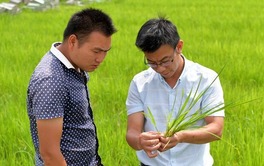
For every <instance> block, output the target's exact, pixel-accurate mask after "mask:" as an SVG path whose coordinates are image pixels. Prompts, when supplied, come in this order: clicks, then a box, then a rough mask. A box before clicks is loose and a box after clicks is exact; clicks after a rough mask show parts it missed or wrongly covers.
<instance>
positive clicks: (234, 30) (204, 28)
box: [0, 0, 264, 166]
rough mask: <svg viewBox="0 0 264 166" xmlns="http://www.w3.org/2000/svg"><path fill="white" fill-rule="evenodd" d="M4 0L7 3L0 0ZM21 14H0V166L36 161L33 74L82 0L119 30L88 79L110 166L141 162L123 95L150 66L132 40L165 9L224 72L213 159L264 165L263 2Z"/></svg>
mask: <svg viewBox="0 0 264 166" xmlns="http://www.w3.org/2000/svg"><path fill="white" fill-rule="evenodd" d="M0 2H3V0H1V1H0ZM83 2H84V5H83V6H77V5H67V4H65V1H61V4H60V5H59V6H58V7H57V8H54V9H49V10H46V11H33V10H30V9H23V10H22V12H20V13H18V14H15V15H13V14H10V13H1V14H0V35H1V36H0V39H1V42H0V166H18V165H19V166H33V165H34V149H33V144H32V141H31V137H30V131H29V120H28V117H27V111H26V91H27V85H28V82H29V79H30V76H31V74H32V72H33V70H34V68H35V66H36V65H37V63H38V62H39V60H40V59H41V57H42V56H43V55H44V54H45V53H46V51H48V50H49V49H50V46H51V44H52V43H53V42H56V41H61V40H62V33H63V30H64V27H65V26H66V24H67V21H68V19H69V17H70V16H71V15H72V14H73V13H74V12H76V11H78V10H80V9H83V8H85V7H95V8H99V9H102V10H103V11H105V12H106V13H108V14H109V15H110V16H111V17H112V19H113V21H114V23H115V25H116V28H117V29H118V32H117V33H116V34H114V36H113V38H112V39H113V40H112V49H111V51H110V52H109V53H108V55H107V57H106V59H105V61H104V62H103V63H102V64H101V66H100V67H99V68H98V69H97V70H96V71H95V72H92V73H90V76H91V79H90V81H89V83H88V86H89V89H90V93H91V102H92V107H93V111H94V117H95V123H96V125H97V130H98V137H99V142H100V147H99V152H100V155H101V157H102V160H103V163H104V165H106V166H117V165H120V166H137V165H138V161H137V158H136V156H135V151H134V150H133V149H132V148H130V147H129V146H128V144H127V143H126V140H125V133H126V107H125V100H126V96H127V91H128V87H129V84H130V81H131V79H132V77H133V76H134V75H135V74H136V73H138V72H139V71H141V70H144V69H146V66H145V65H144V63H143V54H142V53H141V52H140V51H139V50H138V49H137V48H136V47H135V45H134V43H135V38H136V35H137V32H138V30H139V28H140V27H141V25H142V24H143V23H144V22H145V21H146V20H148V19H150V18H153V17H157V16H158V15H163V16H166V17H167V18H169V19H170V20H171V21H173V22H174V23H175V24H176V26H177V28H178V31H179V33H180V36H181V39H182V40H183V41H184V48H183V54H184V55H185V56H186V57H187V58H189V59H190V60H193V61H195V62H198V63H200V64H202V65H204V66H207V67H209V68H212V69H214V70H215V71H220V70H221V68H222V67H223V66H224V65H226V66H225V69H224V71H223V72H222V73H221V75H220V80H221V83H222V86H223V89H224V93H225V101H226V102H227V103H230V102H234V101H248V100H252V99H258V100H255V101H253V102H249V103H247V104H243V105H239V106H237V107H234V108H227V109H226V118H225V129H224V134H223V140H221V141H216V142H213V143H211V153H212V155H213V157H214V160H215V164H214V165H215V166H261V165H264V134H263V133H264V132H263V127H264V125H263V124H264V113H263V111H264V102H263V97H264V58H263V57H264V40H263V39H264V32H263V27H264V21H263V20H264V3H263V2H262V1H261V0H254V1H243V0H233V1H229V0H222V1H218V0H211V1H207V0H200V1H192V0H184V1H180V0H173V1H172V0H153V1H142V0H111V1H110V0H109V1H104V2H93V3H88V1H87V2H85V1H83Z"/></svg>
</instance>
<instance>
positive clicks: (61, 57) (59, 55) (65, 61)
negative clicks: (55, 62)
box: [50, 42, 75, 69]
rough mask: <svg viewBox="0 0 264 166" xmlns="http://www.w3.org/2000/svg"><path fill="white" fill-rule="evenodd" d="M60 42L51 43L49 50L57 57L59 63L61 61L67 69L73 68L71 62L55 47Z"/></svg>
mask: <svg viewBox="0 0 264 166" xmlns="http://www.w3.org/2000/svg"><path fill="white" fill-rule="evenodd" d="M60 44H61V43H60V42H55V43H53V44H52V45H51V48H50V52H51V53H52V54H53V55H54V56H55V57H57V58H58V59H59V60H60V61H61V63H63V64H64V65H65V66H66V67H67V68H68V69H71V68H72V69H75V68H74V67H73V65H72V64H71V62H70V61H69V60H68V59H67V58H66V57H65V56H64V55H63V54H62V53H61V52H60V51H59V50H58V49H57V48H56V46H58V45H60Z"/></svg>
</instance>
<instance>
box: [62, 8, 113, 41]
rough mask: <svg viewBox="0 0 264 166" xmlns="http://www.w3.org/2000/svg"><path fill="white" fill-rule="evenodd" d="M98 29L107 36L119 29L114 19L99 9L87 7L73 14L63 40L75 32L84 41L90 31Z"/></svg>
mask: <svg viewBox="0 0 264 166" xmlns="http://www.w3.org/2000/svg"><path fill="white" fill-rule="evenodd" d="M94 31H98V32H101V33H103V34H104V35H105V36H107V37H108V36H111V35H112V34H114V33H115V32H116V31H117V30H116V29H115V27H114V25H113V22H112V19H111V18H110V17H109V16H108V15H107V14H106V13H104V12H102V11H101V10H99V9H94V8H86V9H84V10H82V11H80V12H77V13H75V14H74V15H72V17H71V19H70V20H69V22H68V25H67V27H66V28H65V30H64V34H63V41H65V40H66V39H67V38H68V37H69V36H70V35H72V34H75V35H76V36H77V37H78V40H79V41H80V42H81V43H82V42H83V41H84V40H85V39H86V37H87V36H89V35H90V33H92V32H94Z"/></svg>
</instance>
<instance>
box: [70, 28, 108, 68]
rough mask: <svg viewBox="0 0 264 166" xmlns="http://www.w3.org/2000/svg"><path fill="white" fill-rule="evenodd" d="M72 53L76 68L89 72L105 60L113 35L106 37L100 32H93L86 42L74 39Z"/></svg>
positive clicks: (71, 57)
mask: <svg viewBox="0 0 264 166" xmlns="http://www.w3.org/2000/svg"><path fill="white" fill-rule="evenodd" d="M74 42H76V43H74V44H73V46H72V48H71V53H70V59H71V61H72V63H73V65H74V67H75V68H80V69H82V70H84V71H87V72H92V71H94V70H95V69H96V68H97V67H98V66H99V65H100V63H102V62H103V60H104V58H105V56H106V54H107V52H108V51H109V50H110V48H111V36H110V37H106V36H105V35H103V34H102V33H100V32H92V33H91V34H90V35H89V37H88V38H87V39H86V41H85V42H83V43H82V44H80V43H79V41H78V39H77V38H76V40H75V41H74Z"/></svg>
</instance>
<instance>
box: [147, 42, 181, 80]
mask: <svg viewBox="0 0 264 166" xmlns="http://www.w3.org/2000/svg"><path fill="white" fill-rule="evenodd" d="M175 49H176V48H172V47H171V46H169V45H162V46H161V47H160V48H159V49H158V50H157V51H155V52H153V53H147V52H145V57H146V62H147V63H148V64H149V66H150V67H152V68H153V69H154V70H155V71H156V72H158V73H159V74H161V75H162V77H164V78H165V79H169V78H171V77H172V76H173V75H174V74H175V72H176V71H177V69H178V67H179V64H178V63H179V60H178V59H179V58H180V55H179V54H177V52H176V50H175Z"/></svg>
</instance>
